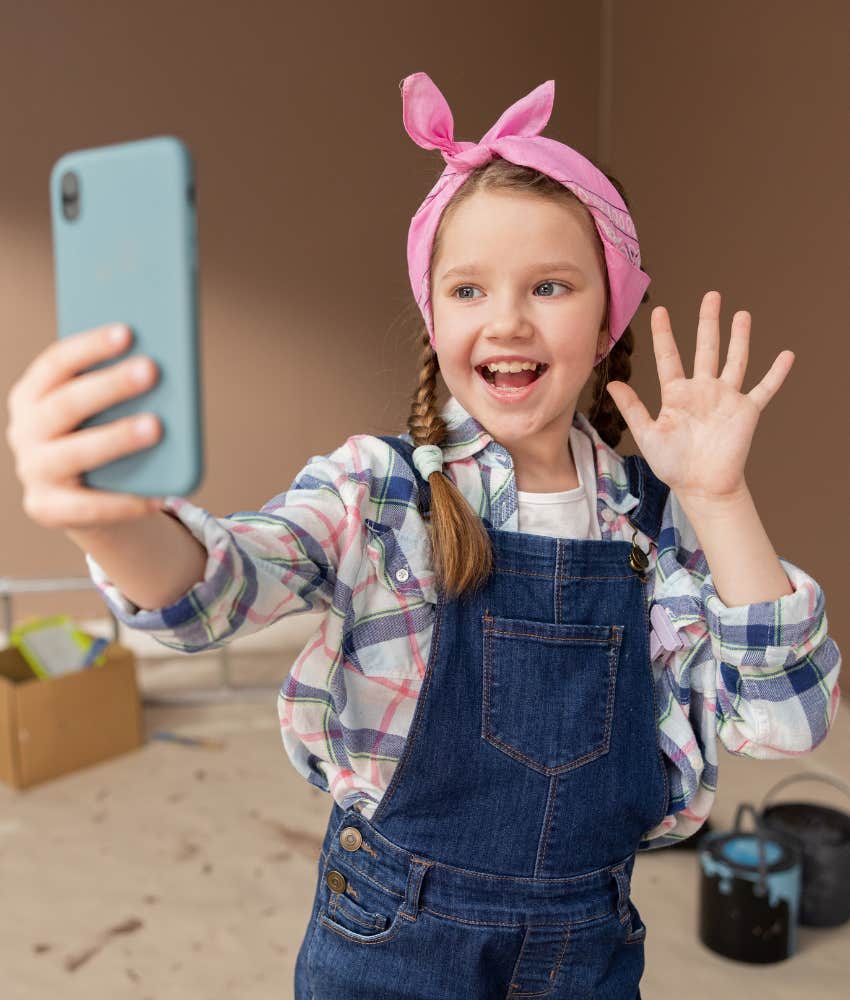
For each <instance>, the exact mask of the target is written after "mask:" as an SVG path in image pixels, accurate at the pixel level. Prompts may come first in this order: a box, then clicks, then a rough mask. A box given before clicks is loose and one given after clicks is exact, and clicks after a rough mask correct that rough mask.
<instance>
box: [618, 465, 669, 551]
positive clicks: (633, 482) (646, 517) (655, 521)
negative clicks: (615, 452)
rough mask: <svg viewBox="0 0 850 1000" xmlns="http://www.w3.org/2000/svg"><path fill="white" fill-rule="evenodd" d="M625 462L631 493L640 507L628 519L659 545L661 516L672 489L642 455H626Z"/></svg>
mask: <svg viewBox="0 0 850 1000" xmlns="http://www.w3.org/2000/svg"><path fill="white" fill-rule="evenodd" d="M624 462H625V467H626V474H627V476H628V479H629V493H631V494H632V496H636V497H637V498H638V505H637V507H635V509H634V510H633V511H631V512H630V513H629V515H628V518H629V520H630V521H631V522H632V524H634V526H635V527H636V528H639V529H640V530H641V531H642V532H643V533H644V534H645V535H648V536H649V537H650V538H651V539H652V540H653V541H654V542H656V543H657V542H658V536H659V534H660V533H661V516H662V514H663V513H664V506H665V504H666V503H667V496H668V494H669V493H670V487H669V486H668V485H667V483H665V482H663V481H662V480H661V479H659V478H658V476H656V475H655V473H654V472H653V471H652V469H651V468H650V466H649V463H648V462H647V460H646V459H645V458H644V457H643V456H642V455H626V456H625V458H624Z"/></svg>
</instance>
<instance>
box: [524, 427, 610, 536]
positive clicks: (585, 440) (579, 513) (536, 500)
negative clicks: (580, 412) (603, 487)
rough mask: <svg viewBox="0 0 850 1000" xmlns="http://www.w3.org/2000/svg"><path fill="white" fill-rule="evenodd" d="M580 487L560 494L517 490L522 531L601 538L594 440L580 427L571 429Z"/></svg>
mask: <svg viewBox="0 0 850 1000" xmlns="http://www.w3.org/2000/svg"><path fill="white" fill-rule="evenodd" d="M570 447H571V449H572V453H573V461H574V462H575V467H576V472H577V473H578V481H579V484H578V486H577V487H576V488H575V489H573V490H560V491H559V492H557V493H528V492H526V491H525V490H517V501H518V503H519V530H520V531H525V532H528V533H530V534H535V535H549V536H553V537H556V538H595V539H597V540H598V539H601V538H602V532H601V531H600V530H599V521H598V520H597V517H596V463H595V461H594V458H593V442H592V441H591V440H590V438H589V437H588V436H587V435H586V434H585V433H584V431H582V430H580V429H579V428H578V427H575V426H573V427H571V428H570Z"/></svg>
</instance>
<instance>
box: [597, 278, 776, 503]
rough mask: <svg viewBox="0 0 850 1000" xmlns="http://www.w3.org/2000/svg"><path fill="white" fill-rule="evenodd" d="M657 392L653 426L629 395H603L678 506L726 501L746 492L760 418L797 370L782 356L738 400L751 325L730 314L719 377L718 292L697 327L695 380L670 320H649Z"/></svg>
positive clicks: (625, 391) (659, 309)
mask: <svg viewBox="0 0 850 1000" xmlns="http://www.w3.org/2000/svg"><path fill="white" fill-rule="evenodd" d="M650 324H651V326H652V335H653V336H652V346H653V349H654V351H655V361H656V365H657V367H658V380H659V382H660V384H661V410H660V412H659V414H658V417H657V419H655V420H653V419H652V418H651V417H650V415H649V412H648V411H647V409H646V407H645V406H644V405H643V403H642V402H641V401H640V399H639V398H638V395H637V393H636V392H635V391H634V389H633V388H632V387H631V386H630V385H628V384H627V383H625V382H609V383H608V391H609V392H610V393H611V396H612V397H613V399H614V402H615V403H616V404H617V407H618V409H619V410H620V412H621V413H622V415H623V419H624V420H625V421H626V423H627V424H628V427H629V430H630V431H631V432H632V435H633V437H634V439H635V442H636V443H637V446H638V447H639V448H640V450H641V453H642V454H643V457H644V458H645V459H646V461H647V462H648V463H649V465H650V467H651V469H652V471H653V472H654V473H655V474H656V476H658V478H659V479H661V480H662V481H663V482H665V483H666V484H667V485H668V486H669V487H670V489H672V490H673V491H674V492H675V493H676V494H677V496H678V497H679V498H680V499H681V498H683V497H685V496H687V497H699V498H705V499H713V498H726V497H730V496H734V495H735V494H736V493H738V492H740V491H741V490H743V489H745V488H746V483H745V478H744V467H745V465H746V461H747V455H748V453H749V450H750V445H751V443H752V440H753V434H754V433H755V429H756V425H757V423H758V419H759V416H760V415H761V412H762V410H764V408H765V407H766V406H767V404H768V403H769V402H770V400H771V399H772V398H773V396H774V395H775V394H776V392H777V391H778V390H779V388H780V386H781V385H782V383H783V382H784V381H785V377H786V376H787V374H788V372H789V371H790V370H791V366H792V365H793V364H794V361H795V355H794V353H793V351H787V350H786V351H782V352H781V353H780V354H779V355H778V356H777V358H776V360H775V361H774V362H773V364H772V365H771V367H770V370H769V371H768V372H767V374H766V375H765V376H764V378H763V379H762V380H761V382H759V383H758V385H756V386H754V387H753V388H752V389H751V390H750V391H749V392H747V393H742V392H741V385H742V384H743V381H744V375H745V374H746V368H747V359H748V356H749V341H750V324H751V317H750V314H749V313H748V312H746V311H741V312H737V313H735V316H734V317H733V319H732V333H731V339H730V341H729V352H728V354H727V357H726V364H725V366H724V368H723V371H722V372H721V373H720V376H719V377H718V375H717V366H718V361H719V352H720V292H715V291H713V292H706V293H705V295H704V296H703V300H702V306H701V307H700V313H699V323H698V326H697V343H696V353H695V355H694V374H693V377H692V378H687V377H686V376H685V373H684V371H683V369H682V361H681V358H680V357H679V351H678V349H677V347H676V342H675V340H674V339H673V331H672V329H671V326H670V317H669V315H668V313H667V310H666V309H665V308H664V306H656V308H655V309H653V310H652V316H651V318H650Z"/></svg>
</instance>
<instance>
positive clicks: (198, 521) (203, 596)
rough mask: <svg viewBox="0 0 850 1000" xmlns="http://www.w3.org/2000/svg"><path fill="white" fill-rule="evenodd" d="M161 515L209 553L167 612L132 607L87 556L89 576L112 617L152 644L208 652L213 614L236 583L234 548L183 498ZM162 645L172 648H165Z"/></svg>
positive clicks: (170, 500)
mask: <svg viewBox="0 0 850 1000" xmlns="http://www.w3.org/2000/svg"><path fill="white" fill-rule="evenodd" d="M162 509H163V511H167V512H170V513H171V514H172V515H173V516H174V517H175V518H176V519H177V520H179V521H180V522H181V523H182V524H184V525H185V526H186V528H188V530H189V531H190V532H191V533H192V534H193V535H194V537H195V538H197V539H198V541H199V542H200V543H201V544H202V545H203V546H204V547H205V548H206V550H207V554H208V556H207V563H206V567H205V571H204V578H203V580H200V581H198V582H196V583H194V584H193V585H192V586H191V587H190V588H189V589H188V590H187V591H186V593H185V594H183V595H181V596H180V597H179V598H177V600H176V601H174V602H173V603H172V604H170V605H168V606H167V607H162V608H155V609H145V608H140V607H139V606H138V605H137V604H135V603H134V602H133V601H131V600H130V599H129V598H128V597H127V595H126V594H124V593H123V592H122V591H121V590H120V589H119V588H118V587H117V586H116V585H115V583H114V582H113V581H112V580H111V579H110V578H109V576H108V574H107V573H106V571H105V570H104V568H103V567H102V566H101V565H100V563H98V562H97V561H96V560H95V559H94V558H93V557H92V556H91V555H90V554H89V553H88V552H86V553H85V560H86V564H87V566H88V570H89V575H90V576H91V579H92V581H93V582H94V584H95V586H96V587H97V588H98V590H99V591H100V593H101V595H102V597H103V599H104V601H105V602H106V604H107V606H108V607H109V609H110V611H111V612H112V613H113V614H114V615H115V617H116V618H117V619H118V620H119V621H120V622H123V623H124V624H125V625H126V626H127V627H128V628H133V629H139V630H140V631H144V632H147V633H148V634H150V635H151V636H152V638H154V639H159V640H164V639H166V638H168V639H172V640H177V641H175V643H174V646H175V648H180V649H184V650H186V651H190V650H191V649H192V648H193V647H194V648H195V649H201V648H209V647H210V646H212V645H213V642H212V641H211V640H214V639H215V636H214V635H213V634H212V630H211V626H210V622H211V621H212V620H213V619H214V618H215V609H216V607H217V606H218V605H219V604H221V603H228V602H229V601H230V600H231V593H230V592H231V590H232V588H233V587H234V586H235V585H238V581H236V580H235V579H234V577H235V575H236V574H234V572H233V566H232V559H233V544H232V539H231V538H230V536H229V534H228V532H227V531H226V530H225V529H224V528H223V527H222V526H221V525H220V524H219V522H218V521H217V520H216V518H215V517H214V516H213V515H212V514H210V513H209V512H208V511H206V510H204V508H202V507H198V506H196V505H195V504H192V503H190V502H189V501H188V500H185V499H183V498H182V497H178V496H174V497H165V498H164V501H163V505H162ZM165 645H171V643H168V642H166V643H165Z"/></svg>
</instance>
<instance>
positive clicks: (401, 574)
mask: <svg viewBox="0 0 850 1000" xmlns="http://www.w3.org/2000/svg"><path fill="white" fill-rule="evenodd" d="M409 576H410V573H408V572H407V570H406V569H405V568H404V567H403V566H402V568H401V569H397V570H396V572H395V578H396V580H398V582H399V583H404V581H405V580H406V579H407V578H408V577H409Z"/></svg>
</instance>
